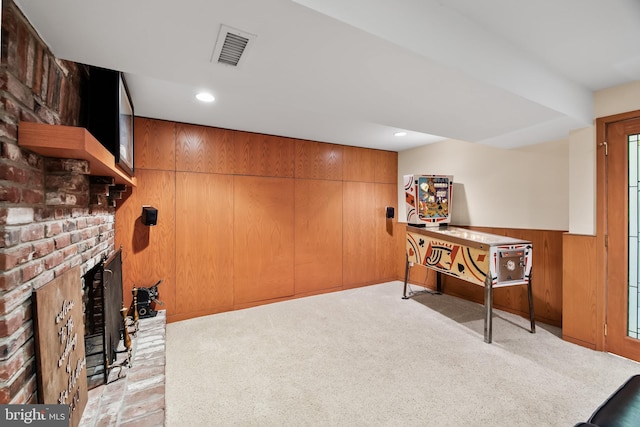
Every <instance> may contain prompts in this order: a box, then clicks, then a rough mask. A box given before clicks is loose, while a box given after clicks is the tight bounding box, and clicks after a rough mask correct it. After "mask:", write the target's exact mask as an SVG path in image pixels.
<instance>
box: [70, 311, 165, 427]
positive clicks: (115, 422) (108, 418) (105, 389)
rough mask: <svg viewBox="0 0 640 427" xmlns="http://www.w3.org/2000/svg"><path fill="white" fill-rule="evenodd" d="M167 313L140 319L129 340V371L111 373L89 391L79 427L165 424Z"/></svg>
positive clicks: (126, 369) (125, 369) (161, 312)
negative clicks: (102, 382) (130, 354)
mask: <svg viewBox="0 0 640 427" xmlns="http://www.w3.org/2000/svg"><path fill="white" fill-rule="evenodd" d="M165 337H166V312H165V311H164V310H163V311H159V312H158V315H157V316H156V317H152V318H148V319H140V323H139V330H138V333H137V337H133V338H132V359H133V362H132V367H131V368H123V370H122V376H121V378H119V379H117V376H118V369H114V370H112V372H111V375H110V378H109V383H108V384H105V385H102V386H99V387H96V388H94V389H92V390H89V398H88V402H87V406H86V407H85V410H84V413H83V414H82V419H81V420H80V426H83V427H97V426H107V425H108V426H116V427H126V426H137V427H146V426H149V427H151V426H159V425H164V421H165Z"/></svg>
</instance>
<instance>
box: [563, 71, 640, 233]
mask: <svg viewBox="0 0 640 427" xmlns="http://www.w3.org/2000/svg"><path fill="white" fill-rule="evenodd" d="M593 104H594V105H593V111H594V115H595V117H606V116H611V115H613V114H620V113H626V112H628V111H634V110H640V80H638V81H636V82H632V83H628V84H625V85H620V86H614V87H611V88H607V89H603V90H600V91H597V92H594V94H593ZM569 141H570V143H569V144H570V149H569V157H570V160H569V170H570V172H569V174H570V178H569V206H570V209H569V211H570V213H569V232H570V233H573V234H585V235H595V234H596V128H595V121H594V126H590V127H587V128H584V129H579V130H575V131H573V132H571V134H570V135H569Z"/></svg>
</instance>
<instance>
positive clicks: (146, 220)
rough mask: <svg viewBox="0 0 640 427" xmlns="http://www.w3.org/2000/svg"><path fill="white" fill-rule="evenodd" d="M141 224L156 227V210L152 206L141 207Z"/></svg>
mask: <svg viewBox="0 0 640 427" xmlns="http://www.w3.org/2000/svg"><path fill="white" fill-rule="evenodd" d="M142 223H143V224H144V225H156V224H157V223H158V209H156V208H154V207H153V206H143V207H142Z"/></svg>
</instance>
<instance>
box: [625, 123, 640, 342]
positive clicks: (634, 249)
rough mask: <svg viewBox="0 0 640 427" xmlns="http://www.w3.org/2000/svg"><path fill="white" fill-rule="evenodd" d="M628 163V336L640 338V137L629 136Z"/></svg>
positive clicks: (636, 135)
mask: <svg viewBox="0 0 640 427" xmlns="http://www.w3.org/2000/svg"><path fill="white" fill-rule="evenodd" d="M628 144H629V151H628V154H629V155H628V159H629V160H628V162H629V169H628V170H629V181H628V182H629V262H628V265H629V276H628V277H629V294H628V295H629V298H628V301H629V309H628V323H627V329H628V330H627V336H629V337H631V338H639V337H640V315H639V314H638V311H639V310H638V305H639V303H640V296H639V295H638V290H639V289H640V286H639V284H638V280H639V274H638V266H639V265H640V261H639V260H638V254H639V251H638V242H639V241H640V234H639V230H640V215H639V214H638V199H639V198H640V192H639V191H638V189H639V187H638V177H639V176H640V171H639V170H638V167H639V166H640V161H639V160H638V155H639V154H640V150H639V149H638V144H640V135H638V134H635V135H629V136H628Z"/></svg>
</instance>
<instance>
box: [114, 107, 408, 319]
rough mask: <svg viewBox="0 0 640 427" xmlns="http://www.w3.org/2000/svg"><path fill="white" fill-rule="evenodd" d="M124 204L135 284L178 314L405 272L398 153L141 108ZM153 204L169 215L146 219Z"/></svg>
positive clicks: (122, 221) (129, 282)
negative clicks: (154, 116)
mask: <svg viewBox="0 0 640 427" xmlns="http://www.w3.org/2000/svg"><path fill="white" fill-rule="evenodd" d="M134 129H135V153H134V155H135V162H136V177H137V181H138V186H137V187H136V188H135V189H133V190H132V192H131V194H129V195H128V197H126V198H125V199H123V200H122V201H121V202H120V203H119V205H118V209H117V211H116V244H117V245H121V246H122V247H123V253H124V256H123V263H124V271H123V276H124V277H123V281H124V287H125V296H127V297H128V300H127V301H126V304H129V303H130V301H131V298H130V295H131V293H130V290H131V288H132V286H133V285H134V284H135V285H136V286H150V285H153V284H154V283H155V282H156V281H157V280H159V279H163V280H164V282H163V284H162V285H160V289H159V291H160V299H161V300H162V301H164V302H165V308H166V309H167V319H168V321H176V320H182V319H187V318H191V317H196V316H201V315H205V314H212V313H216V312H221V311H228V310H233V309H238V308H244V307H249V306H252V305H257V304H264V303H266V302H273V301H280V300H283V299H289V298H295V297H300V296H306V295H312V294H317V293H323V292H330V291H335V290H341V289H345V288H351V287H355V286H364V285H369V284H373V283H379V282H383V281H388V280H395V279H397V278H398V274H397V263H398V262H397V253H398V251H401V250H402V247H401V246H399V241H398V233H397V227H396V225H397V222H396V220H395V219H393V220H387V219H386V218H385V209H384V208H385V207H386V206H393V207H394V208H396V210H397V183H396V181H397V163H398V162H397V153H395V152H387V151H380V150H372V149H365V148H356V147H346V146H340V145H335V144H326V143H320V142H313V141H304V140H297V139H291V138H282V137H276V136H270V135H262V134H255V133H249V132H241V131H233V130H227V129H217V128H209V127H204V126H196V125H188V124H183V123H173V122H166V121H160V120H151V119H144V118H136V120H135V125H134ZM142 205H152V206H154V207H156V208H158V211H159V213H158V225H156V226H152V227H145V226H143V225H142V223H141V222H140V213H141V211H142Z"/></svg>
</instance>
